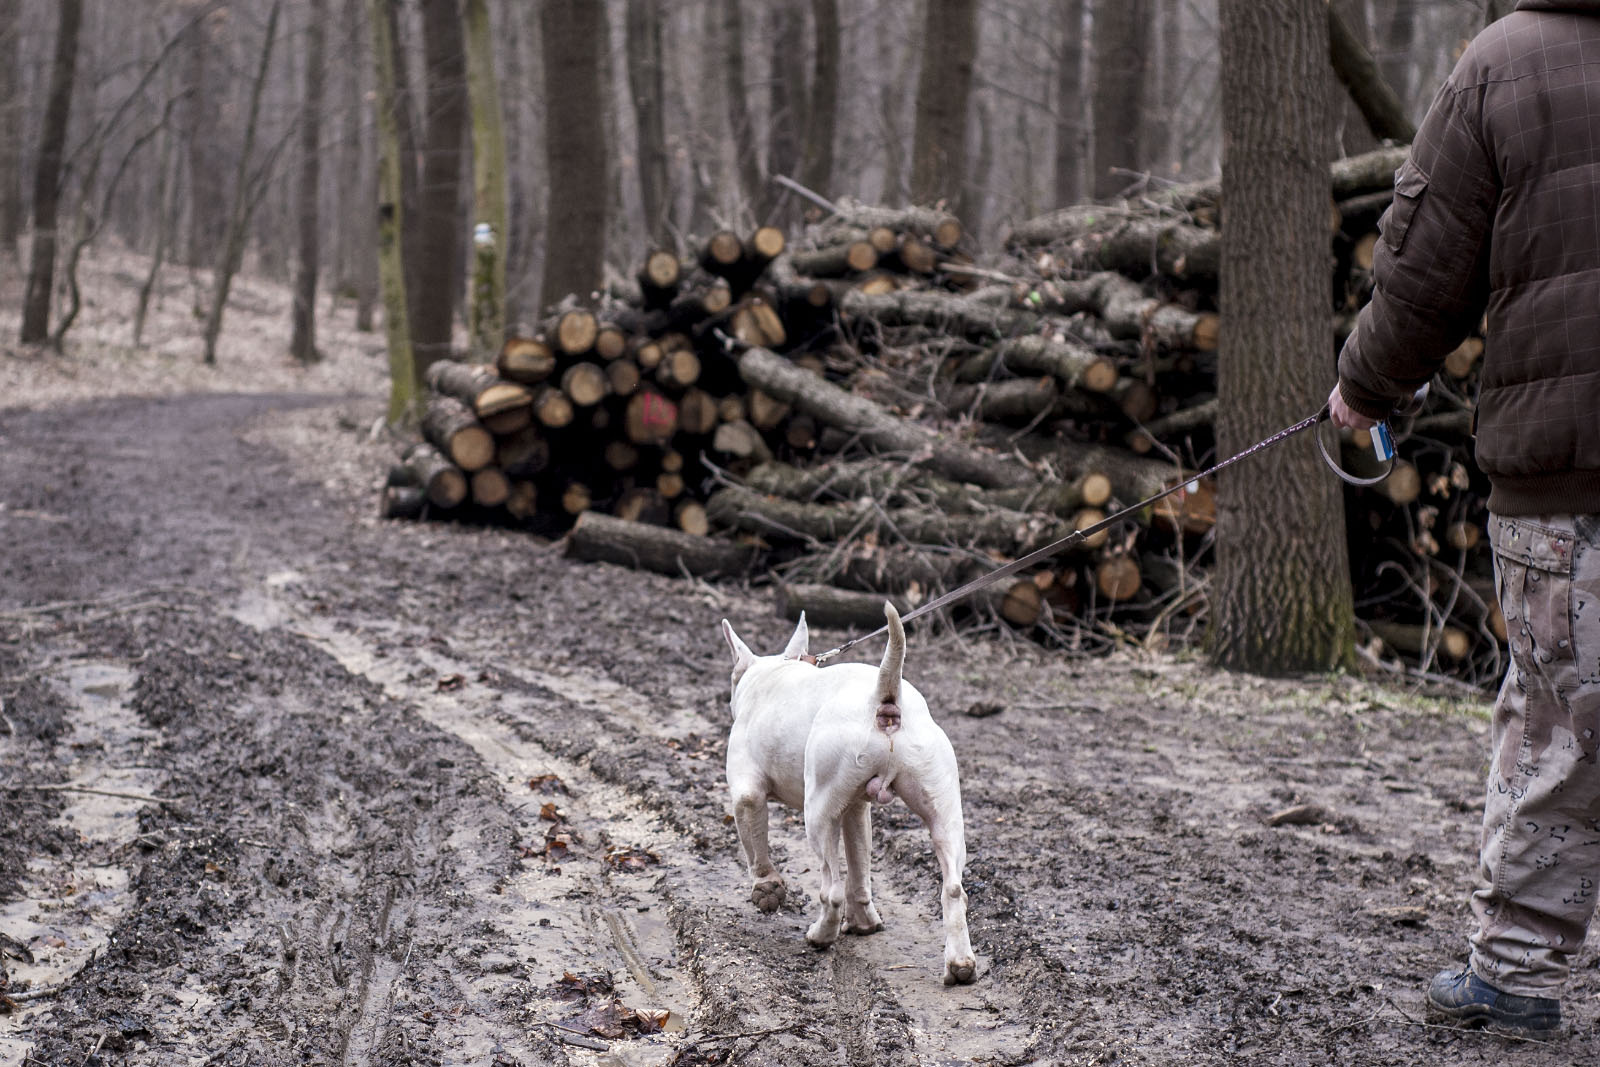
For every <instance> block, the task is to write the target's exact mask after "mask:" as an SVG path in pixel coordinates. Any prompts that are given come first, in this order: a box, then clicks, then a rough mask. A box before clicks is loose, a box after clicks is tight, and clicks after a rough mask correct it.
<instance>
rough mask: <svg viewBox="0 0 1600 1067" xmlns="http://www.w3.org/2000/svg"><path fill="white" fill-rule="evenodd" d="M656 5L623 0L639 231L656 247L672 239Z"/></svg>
mask: <svg viewBox="0 0 1600 1067" xmlns="http://www.w3.org/2000/svg"><path fill="white" fill-rule="evenodd" d="M661 3H662V0H627V31H628V34H627V37H628V46H627V58H628V88H629V91H630V92H631V93H632V96H633V119H634V125H635V126H636V127H637V129H638V138H639V145H638V159H639V197H640V199H641V201H642V202H643V206H644V232H645V234H646V235H647V236H648V238H649V241H650V243H651V244H652V245H654V246H655V247H657V248H660V247H662V246H664V245H669V244H670V243H671V234H670V231H669V229H668V226H667V223H668V218H669V213H668V206H669V205H668V201H667V198H668V196H669V195H670V193H671V185H670V183H669V181H668V172H667V166H668V157H667V132H666V88H665V76H664V70H663V66H662V54H661Z"/></svg>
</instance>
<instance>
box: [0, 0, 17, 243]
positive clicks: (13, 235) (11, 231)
mask: <svg viewBox="0 0 1600 1067" xmlns="http://www.w3.org/2000/svg"><path fill="white" fill-rule="evenodd" d="M21 13H22V0H0V252H3V253H4V254H5V255H8V256H11V257H12V258H16V255H17V238H18V237H20V236H21V235H22V79H21V78H20V77H19V73H20V72H19V70H18V63H19V62H20V61H21V58H22V46H21Z"/></svg>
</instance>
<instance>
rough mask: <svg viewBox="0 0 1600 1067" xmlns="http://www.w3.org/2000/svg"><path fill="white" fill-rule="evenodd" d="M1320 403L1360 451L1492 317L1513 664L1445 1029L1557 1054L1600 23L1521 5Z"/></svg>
mask: <svg viewBox="0 0 1600 1067" xmlns="http://www.w3.org/2000/svg"><path fill="white" fill-rule="evenodd" d="M1380 229H1381V230H1382V240H1381V241H1380V242H1379V247H1378V252H1377V258H1376V262H1375V264H1374V267H1373V276H1374V281H1375V289H1374V293H1373V298H1372V301H1371V303H1370V304H1369V305H1368V306H1367V307H1366V308H1365V309H1364V310H1363V311H1362V313H1361V317H1360V321H1359V323H1358V325H1357V327H1356V330H1355V332H1354V334H1353V335H1352V336H1351V338H1350V340H1349V341H1348V342H1347V343H1346V345H1345V347H1344V351H1343V352H1342V353H1341V355H1340V358H1339V384H1338V385H1337V386H1336V387H1335V388H1334V391H1333V393H1332V394H1331V395H1330V396H1329V398H1328V404H1329V407H1330V409H1331V412H1332V415H1333V420H1334V422H1335V423H1337V424H1338V425H1340V426H1346V427H1352V428H1356V429H1365V428H1367V427H1369V426H1371V425H1372V423H1373V421H1374V420H1375V419H1378V418H1381V417H1383V416H1384V415H1386V414H1387V413H1388V412H1390V411H1391V410H1393V409H1394V407H1395V406H1396V405H1397V403H1398V402H1399V400H1400V399H1401V398H1403V397H1405V396H1406V395H1407V394H1409V393H1411V392H1412V391H1413V390H1415V389H1416V388H1417V387H1418V386H1420V385H1422V384H1423V383H1424V382H1426V381H1427V380H1428V379H1429V378H1430V377H1431V376H1432V375H1433V373H1434V371H1435V370H1437V369H1438V367H1439V365H1440V364H1441V362H1442V361H1443V359H1444V356H1445V354H1446V353H1447V352H1448V351H1450V349H1452V348H1453V347H1455V345H1456V344H1458V343H1459V342H1460V341H1461V340H1462V339H1463V338H1464V337H1465V336H1466V335H1467V333H1468V332H1469V331H1470V330H1471V329H1472V327H1473V326H1474V325H1475V324H1476V323H1478V322H1479V320H1480V318H1481V317H1482V316H1484V314H1485V313H1487V330H1486V335H1485V341H1486V349H1485V354H1484V361H1483V366H1482V381H1481V386H1480V393H1479V397H1478V404H1477V414H1476V425H1475V433H1476V446H1475V447H1476V455H1477V460H1478V464H1479V466H1480V467H1481V468H1482V469H1483V471H1484V473H1485V474H1487V475H1488V477H1489V482H1490V486H1491V491H1490V495H1489V501H1488V506H1489V511H1490V517H1489V534H1490V537H1491V538H1492V543H1493V547H1494V558H1495V571H1496V574H1497V580H1498V583H1499V596H1500V606H1501V610H1502V611H1503V612H1504V614H1505V618H1506V627H1507V630H1508V631H1509V634H1510V645H1511V660H1512V662H1511V664H1510V666H1509V667H1508V668H1507V671H1506V677H1505V681H1504V683H1503V685H1502V686H1501V689H1500V695H1499V699H1498V700H1497V702H1496V704H1495V709H1494V726H1493V733H1492V737H1493V754H1492V761H1491V766H1490V770H1489V781H1488V787H1487V790H1486V800H1485V806H1484V817H1483V836H1482V842H1481V852H1480V856H1479V865H1480V866H1479V876H1480V884H1479V887H1478V889H1477V890H1476V891H1475V892H1474V893H1473V895H1472V911H1473V914H1474V916H1475V917H1476V919H1477V929H1476V931H1475V932H1474V933H1473V935H1472V937H1471V955H1470V958H1469V960H1468V963H1467V966H1466V967H1465V968H1464V969H1461V970H1458V971H1457V970H1450V971H1445V972H1444V973H1442V974H1440V975H1439V976H1438V977H1436V978H1435V979H1434V980H1433V983H1432V985H1431V986H1430V987H1429V989H1428V993H1427V1000H1428V1005H1429V1007H1430V1009H1431V1010H1432V1011H1433V1013H1435V1014H1436V1015H1443V1016H1446V1017H1449V1018H1451V1019H1455V1020H1458V1021H1461V1022H1466V1023H1472V1024H1483V1025H1487V1026H1489V1027H1490V1028H1493V1029H1501V1030H1508V1031H1513V1032H1518V1033H1525V1034H1534V1035H1541V1034H1550V1033H1553V1032H1555V1031H1557V1030H1558V1029H1559V1028H1560V1025H1561V1007H1560V1001H1559V1000H1558V999H1557V997H1558V994H1559V988H1560V986H1561V984H1562V982H1563V980H1564V979H1565V978H1566V975H1567V972H1568V968H1569V960H1570V958H1571V956H1572V955H1573V954H1574V953H1576V952H1577V951H1578V950H1579V949H1580V948H1582V946H1583V941H1584V937H1585V934H1586V933H1587V930H1588V926H1589V921H1590V919H1591V917H1592V916H1593V914H1594V907H1595V897H1596V893H1597V891H1600V766H1597V764H1596V756H1597V752H1600V0H1521V2H1520V3H1518V4H1517V5H1516V9H1515V11H1514V12H1513V13H1512V14H1510V15H1507V16H1506V17H1505V18H1503V19H1501V20H1500V21H1498V22H1495V23H1494V24H1492V25H1491V26H1489V27H1488V28H1487V29H1486V30H1484V31H1483V32H1482V33H1481V34H1479V36H1478V37H1477V39H1476V40H1474V41H1473V42H1472V44H1471V45H1470V46H1469V47H1468V48H1467V50H1466V52H1465V53H1464V54H1463V55H1462V57H1461V60H1460V62H1459V63H1457V65H1456V68H1455V70H1454V71H1453V72H1452V73H1451V75H1450V78H1449V80H1448V81H1447V82H1446V83H1445V85H1444V87H1443V88H1442V89H1441V90H1440V91H1439V94H1438V96H1437V97H1436V98H1435V99H1434V101H1433V104H1432V106H1431V108H1430V109H1429V112H1428V115H1427V117H1426V118H1425V119H1424V120H1423V123H1422V128H1421V129H1420V130H1419V131H1418V133H1417V137H1416V141H1415V143H1414V144H1413V145H1412V147H1411V156H1410V159H1409V160H1408V161H1407V162H1406V163H1405V164H1404V165H1403V166H1402V167H1401V168H1400V170H1399V171H1397V172H1396V174H1395V198H1394V203H1393V206H1392V207H1390V209H1389V211H1388V213H1387V214H1386V215H1385V217H1384V219H1383V223H1382V225H1381V227H1380Z"/></svg>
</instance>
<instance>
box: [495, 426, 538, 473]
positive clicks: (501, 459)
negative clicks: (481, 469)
mask: <svg viewBox="0 0 1600 1067" xmlns="http://www.w3.org/2000/svg"><path fill="white" fill-rule="evenodd" d="M494 462H495V466H497V467H499V468H500V469H501V470H503V471H505V472H506V474H507V475H509V476H510V477H511V478H513V479H526V478H532V477H533V476H534V475H536V474H538V473H540V472H541V471H543V470H544V469H545V468H546V467H548V466H549V465H550V442H548V441H546V440H545V439H544V434H542V433H541V432H540V431H539V428H538V427H537V426H528V427H524V428H523V429H521V430H519V431H517V432H516V433H514V434H509V435H507V436H505V437H502V438H500V439H499V440H498V441H497V442H496V444H495V451H494Z"/></svg>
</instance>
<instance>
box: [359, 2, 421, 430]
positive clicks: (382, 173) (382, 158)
mask: <svg viewBox="0 0 1600 1067" xmlns="http://www.w3.org/2000/svg"><path fill="white" fill-rule="evenodd" d="M397 4H398V0H367V22H368V24H369V26H370V28H371V30H372V56H373V66H374V67H375V68H376V70H377V92H376V94H375V96H374V101H373V104H374V108H375V110H376V111H377V115H378V276H379V278H380V279H381V281H382V286H383V329H384V338H385V340H386V342H387V343H388V349H389V412H388V420H389V423H390V424H391V425H394V424H396V423H400V422H402V421H404V420H406V419H408V418H412V417H414V416H415V414H416V405H417V397H418V395H419V394H420V393H421V382H420V380H419V379H418V377H417V367H416V361H415V359H414V358H413V356H412V353H411V319H410V311H409V308H408V307H407V301H406V273H405V225H404V221H405V203H404V199H405V198H404V192H403V186H404V182H403V180H402V178H401V172H402V170H403V169H404V168H403V167H402V164H401V158H400V157H401V153H402V151H403V142H402V141H401V138H400V121H399V111H400V104H401V97H400V88H399V86H398V84H397V83H396V70H395V51H396V50H395V47H394V40H393V37H392V36H391V35H392V34H393V32H394V25H395V18H394V8H395V7H396V6H397Z"/></svg>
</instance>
